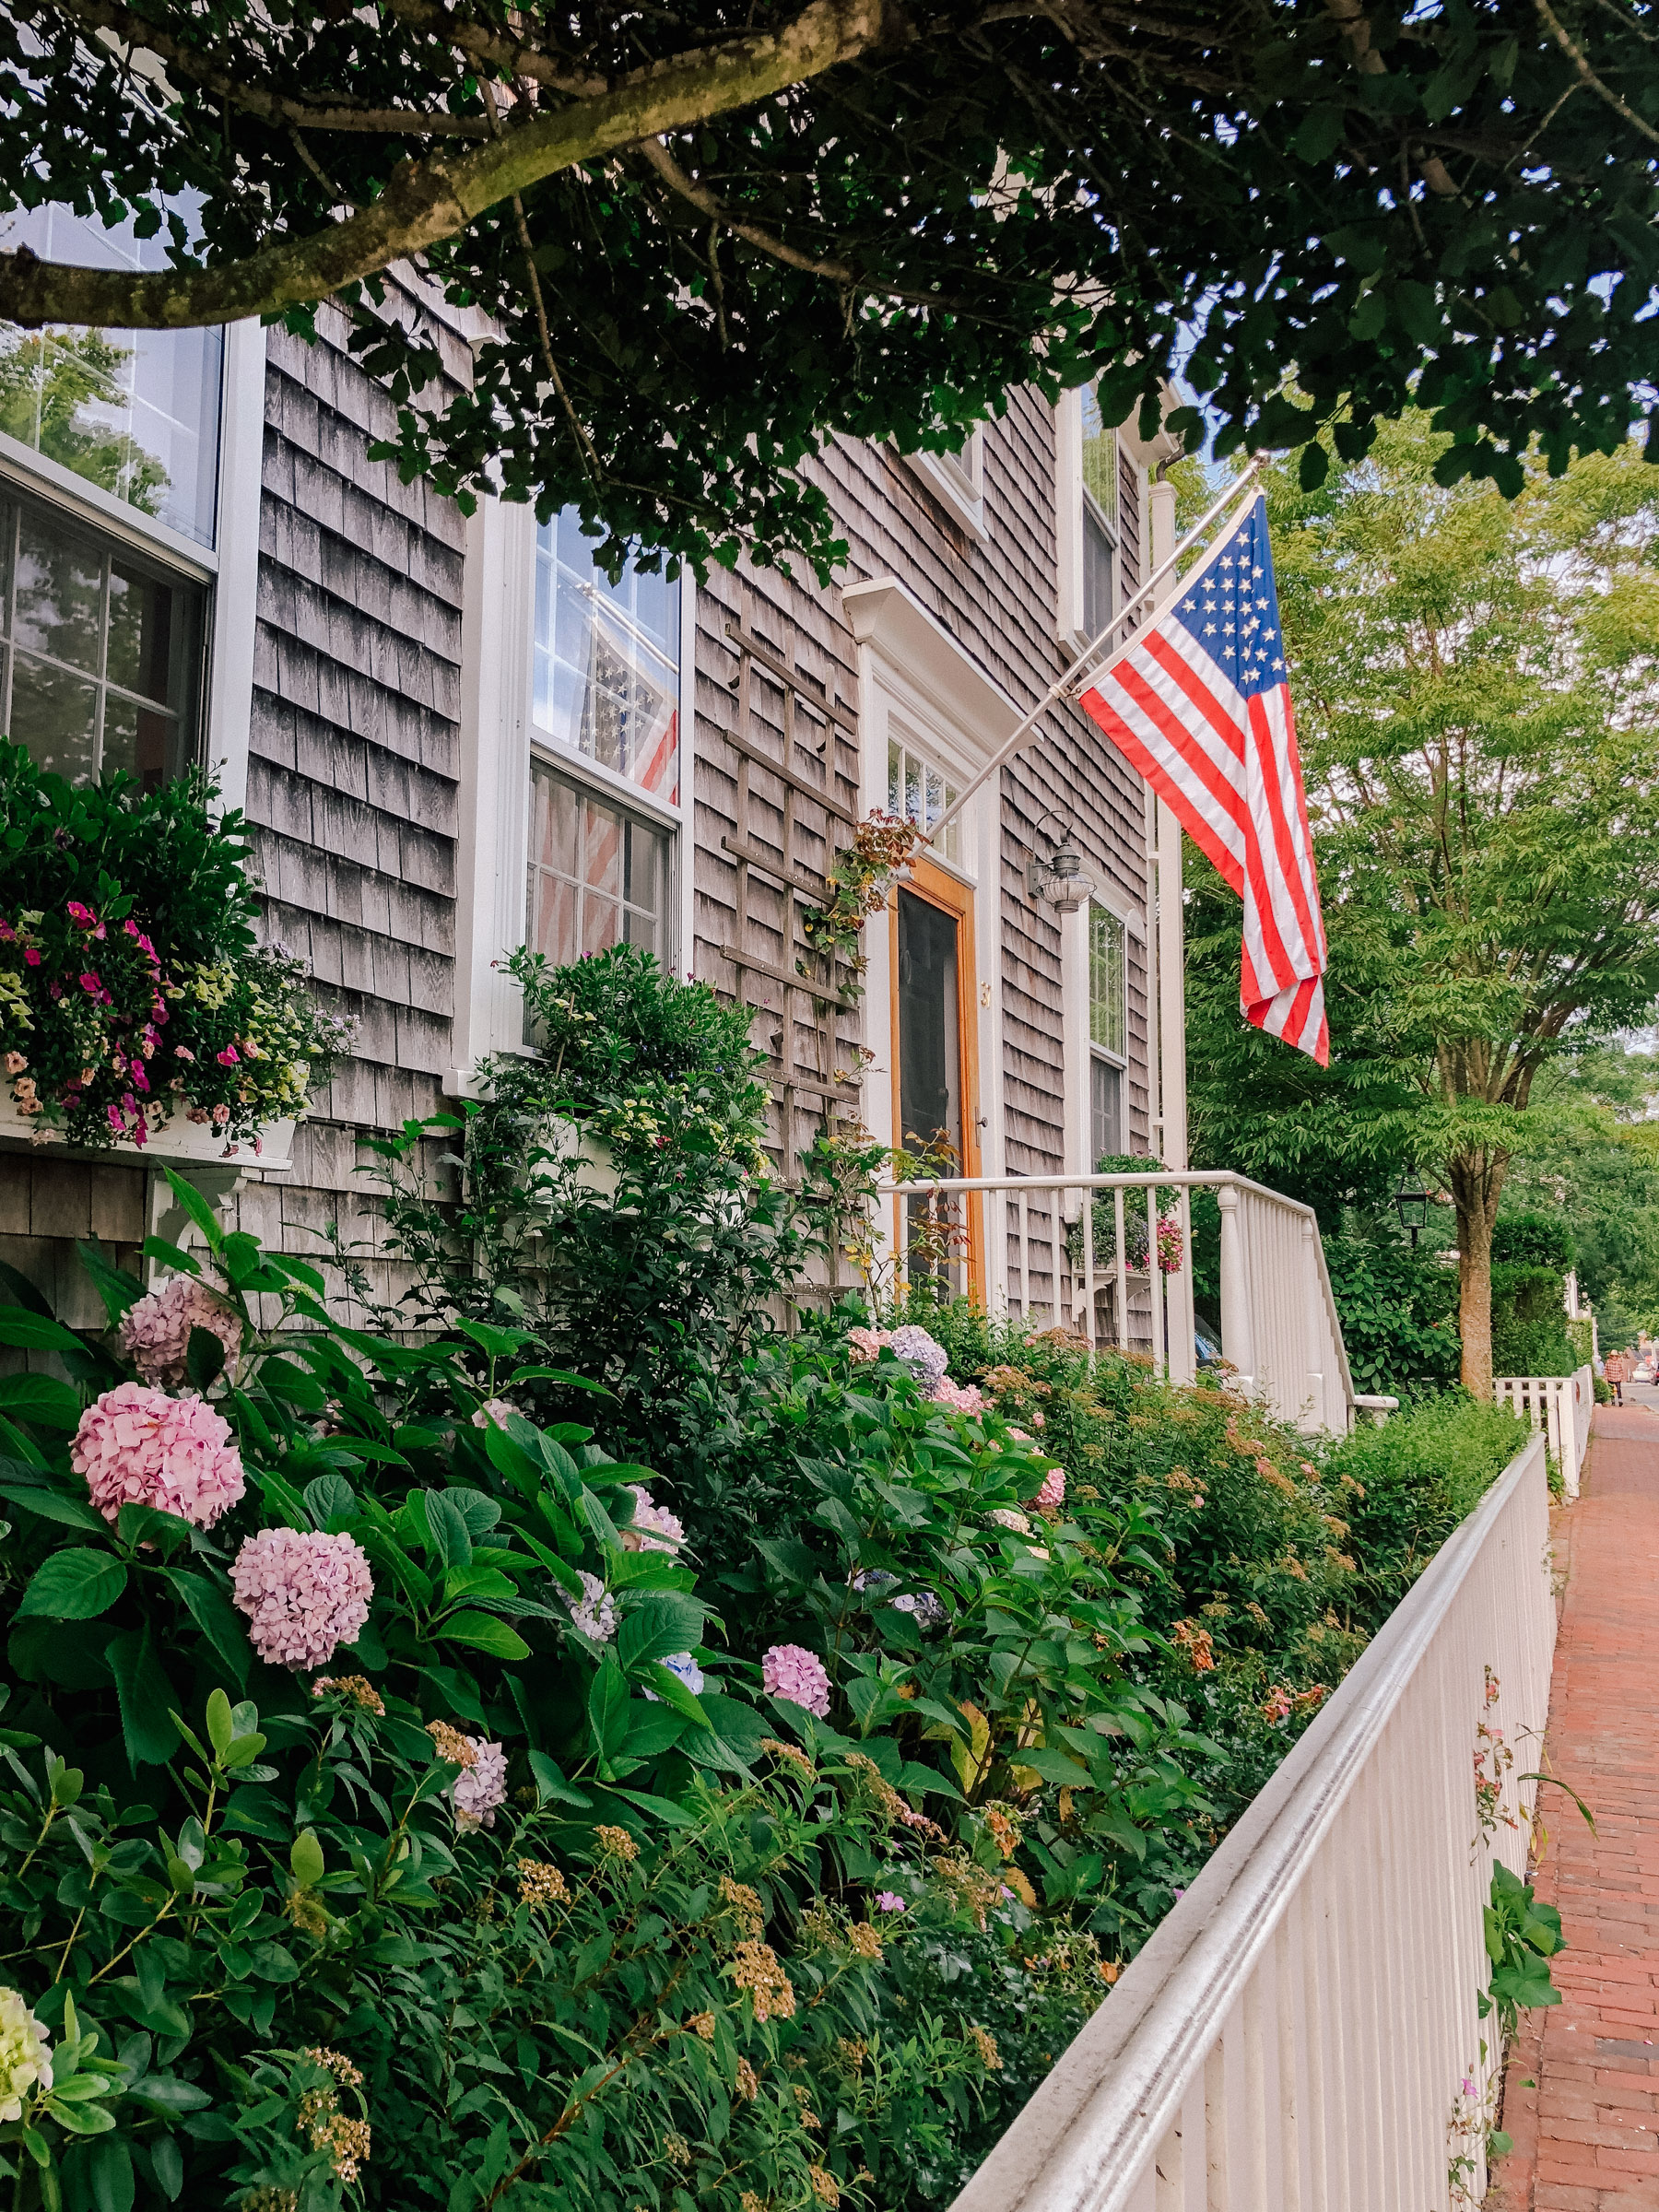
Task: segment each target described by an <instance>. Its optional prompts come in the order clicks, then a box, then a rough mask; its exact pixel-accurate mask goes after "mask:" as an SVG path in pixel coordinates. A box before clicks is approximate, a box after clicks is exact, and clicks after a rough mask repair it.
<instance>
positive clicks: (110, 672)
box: [0, 498, 201, 790]
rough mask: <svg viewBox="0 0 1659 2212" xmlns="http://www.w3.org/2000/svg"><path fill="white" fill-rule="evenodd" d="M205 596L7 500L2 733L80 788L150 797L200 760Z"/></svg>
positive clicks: (1, 551)
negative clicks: (112, 782)
mask: <svg viewBox="0 0 1659 2212" xmlns="http://www.w3.org/2000/svg"><path fill="white" fill-rule="evenodd" d="M200 637H201V594H200V593H199V592H197V591H195V590H194V589H193V588H192V587H190V586H189V585H186V584H182V583H177V582H171V581H170V580H169V579H166V578H164V577H162V576H161V575H159V573H155V572H152V571H150V570H149V569H147V568H146V567H145V566H143V565H142V564H141V563H140V562H138V561H136V560H135V559H131V558H130V557H128V556H126V555H124V554H122V555H117V554H116V553H115V552H114V551H113V550H112V548H111V547H108V546H104V545H100V543H99V541H98V540H97V539H96V538H95V537H93V536H91V535H88V534H85V533H83V532H81V531H78V530H76V529H74V528H72V527H69V526H68V525H66V524H64V523H63V522H61V521H60V520H59V519H58V518H57V517H56V516H55V515H53V514H51V513H50V512H47V511H46V510H45V509H43V508H37V507H34V506H31V505H29V504H27V503H25V502H24V501H23V500H11V499H5V498H0V730H4V731H5V732H6V734H8V735H10V736H11V737H12V738H13V740H14V741H15V742H16V743H17V744H18V745H20V746H22V747H24V749H25V750H26V751H27V752H28V753H29V756H30V757H31V759H34V760H35V761H37V762H38V763H39V765H40V766H41V768H44V769H48V770H50V771H52V772H53V774H55V775H60V776H66V777H67V778H68V779H69V781H70V782H73V783H85V782H90V781H92V780H93V779H94V778H96V777H97V776H99V775H100V774H104V773H106V772H108V771H112V770H114V769H124V770H125V771H126V772H127V773H128V774H129V775H135V776H136V777H138V779H139V780H140V782H142V783H143V784H144V786H145V788H146V789H147V790H151V789H153V788H154V787H155V786H156V785H157V784H159V783H160V782H162V781H163V780H164V779H165V778H167V777H169V776H175V775H177V774H179V773H180V772H181V771H182V769H183V768H184V766H185V765H186V764H187V762H188V761H189V760H190V759H191V758H192V757H193V754H194V720H195V713H196V707H197V700H198V695H199V690H200V683H201V668H200Z"/></svg>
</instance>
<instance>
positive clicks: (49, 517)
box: [0, 206, 223, 787]
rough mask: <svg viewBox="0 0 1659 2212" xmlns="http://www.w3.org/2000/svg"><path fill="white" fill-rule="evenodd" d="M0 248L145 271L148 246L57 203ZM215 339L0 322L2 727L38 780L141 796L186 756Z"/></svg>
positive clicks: (210, 455) (209, 492) (192, 745)
mask: <svg viewBox="0 0 1659 2212" xmlns="http://www.w3.org/2000/svg"><path fill="white" fill-rule="evenodd" d="M0 243H3V244H4V247H5V248H6V250H7V251H9V252H15V251H16V250H17V249H18V247H19V246H28V247H29V248H31V249H32V250H33V251H34V252H35V253H38V254H40V255H41V257H42V258H50V259H57V260H62V261H70V262H78V263H81V264H84V265H92V266H100V267H117V268H135V269H136V268H156V267H160V266H162V265H164V264H165V258H166V257H165V254H164V253H163V252H162V250H161V247H160V245H159V242H158V241H140V240H138V239H136V238H135V237H134V235H133V231H132V226H131V224H130V223H129V224H128V225H126V226H125V227H124V228H123V229H116V230H106V229H103V228H102V227H101V226H100V225H99V224H97V223H94V222H91V221H89V220H85V219H83V218H78V217H76V216H75V215H73V214H71V213H70V212H69V211H68V210H66V209H65V208H63V207H56V206H48V207H40V208H35V209H32V210H29V211H28V212H26V213H22V214H19V215H16V216H13V217H11V218H7V219H6V224H5V229H4V237H3V239H0ZM222 351H223V339H222V335H221V334H220V333H219V332H218V331H217V330H211V331H171V332H154V331H142V332H138V331H100V330H68V329H46V330H41V331H23V330H18V329H16V328H13V327H12V326H10V325H8V324H0V730H4V731H5V732H6V734H7V735H9V736H10V737H11V738H12V739H13V740H14V741H15V742H16V743H18V744H19V745H21V746H22V747H24V748H25V749H26V750H27V751H28V752H29V754H30V756H31V757H32V758H33V759H35V760H36V761H38V762H39V763H40V765H41V767H42V768H46V769H50V770H52V771H54V772H55V773H57V774H60V775H64V776H66V777H67V778H69V780H70V781H71V782H88V781H91V780H93V779H95V778H97V777H98V776H100V775H102V774H106V773H109V772H111V771H115V770H124V771H126V772H127V773H129V774H131V775H135V776H136V777H137V778H138V779H139V781H140V782H142V783H143V784H144V785H145V786H146V787H153V786H154V785H155V784H157V783H159V782H161V781H162V780H163V779H164V778H166V777H169V776H173V775H177V774H178V773H179V772H180V771H182V769H184V768H185V767H187V766H188V765H189V764H190V763H191V762H192V761H194V760H195V759H199V758H200V757H201V750H202V747H201V737H202V730H201V724H202V719H203V713H202V704H203V690H204V656H205V652H206V637H207V615H208V606H207V594H206V591H205V589H204V587H203V582H202V571H203V569H204V567H206V566H207V565H208V564H207V563H206V562H201V563H198V562H196V561H195V560H194V559H191V560H189V561H188V562H186V561H184V559H182V555H183V552H184V550H185V549H186V548H187V547H202V548H204V549H205V550H206V553H207V554H208V555H211V552H212V550H213V547H214V539H215V517H216V511H217V502H218V457H219V414H220V385H221V366H222Z"/></svg>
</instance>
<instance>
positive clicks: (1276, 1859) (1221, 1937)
mask: <svg viewBox="0 0 1659 2212" xmlns="http://www.w3.org/2000/svg"><path fill="white" fill-rule="evenodd" d="M1543 1458H1544V1440H1543V1438H1542V1437H1541V1436H1535V1437H1533V1438H1531V1439H1529V1440H1528V1441H1527V1442H1526V1444H1524V1446H1523V1448H1522V1449H1521V1451H1520V1452H1518V1453H1516V1455H1515V1457H1514V1458H1513V1459H1512V1460H1511V1462H1510V1464H1509V1465H1508V1467H1507V1468H1506V1469H1505V1470H1504V1472H1503V1473H1502V1474H1501V1475H1500V1477H1499V1478H1498V1480H1497V1481H1496V1482H1495V1483H1494V1484H1493V1485H1492V1488H1490V1489H1489V1490H1488V1492H1487V1495H1486V1497H1485V1498H1484V1499H1483V1500H1482V1501H1481V1502H1480V1504H1479V1505H1478V1506H1477V1508H1476V1509H1475V1511H1474V1512H1472V1513H1471V1514H1470V1515H1469V1517H1468V1519H1467V1520H1466V1521H1465V1522H1464V1524H1463V1525H1462V1526H1461V1527H1460V1528H1457V1529H1454V1530H1453V1533H1452V1535H1450V1536H1448V1537H1447V1539H1446V1541H1445V1543H1444V1544H1442V1545H1441V1548H1440V1550H1439V1552H1438V1553H1437V1554H1436V1555H1435V1557H1434V1559H1433V1560H1432V1561H1431V1562H1430V1565H1429V1567H1428V1568H1427V1569H1426V1570H1425V1571H1424V1572H1423V1574H1422V1575H1421V1577H1420V1578H1419V1579H1418V1582H1417V1583H1416V1584H1415V1586H1414V1587H1413V1588H1412V1589H1411V1590H1409V1591H1407V1593H1406V1595H1405V1597H1404V1598H1402V1599H1401V1601H1400V1603H1399V1605H1398V1606H1395V1608H1394V1612H1393V1613H1392V1614H1391V1615H1390V1616H1389V1618H1388V1619H1387V1620H1386V1621H1385V1622H1384V1623H1383V1625H1382V1628H1381V1629H1380V1630H1378V1631H1377V1633H1376V1635H1375V1636H1374V1637H1373V1638H1372V1639H1371V1642H1370V1644H1369V1645H1368V1646H1367V1647H1366V1649H1365V1651H1364V1652H1363V1653H1361V1654H1360V1656H1359V1659H1358V1660H1357V1661H1356V1663H1355V1665H1353V1667H1352V1668H1351V1669H1350V1670H1349V1672H1348V1674H1347V1677H1346V1678H1345V1679H1344V1680H1343V1682H1342V1683H1341V1684H1340V1685H1339V1686H1338V1688H1337V1689H1336V1691H1335V1695H1334V1696H1333V1697H1332V1698H1331V1699H1330V1700H1329V1701H1328V1702H1327V1704H1326V1705H1325V1708H1324V1712H1321V1713H1320V1715H1319V1716H1318V1718H1317V1719H1316V1720H1315V1721H1314V1722H1313V1724H1312V1726H1311V1727H1310V1728H1309V1729H1308V1731H1307V1733H1306V1734H1305V1735H1303V1736H1302V1737H1301V1739H1300V1742H1299V1743H1298V1744H1297V1745H1296V1746H1295V1747H1294V1748H1293V1749H1292V1750H1291V1751H1290V1753H1289V1755H1288V1757H1287V1758H1286V1759H1285V1761H1284V1763H1283V1765H1281V1766H1280V1767H1279V1769H1278V1771H1277V1773H1275V1774H1274V1776H1273V1777H1272V1779H1271V1780H1270V1781H1269V1782H1268V1783H1266V1784H1265V1787H1264V1788H1263V1789H1262V1790H1261V1791H1260V1792H1259V1793H1258V1794H1257V1795H1256V1796H1255V1798H1254V1799H1253V1802H1252V1803H1251V1805H1250V1806H1248V1807H1247V1809H1246V1810H1245V1812H1244V1813H1243V1815H1242V1816H1241V1818H1240V1820H1239V1821H1238V1823H1237V1825H1236V1826H1235V1827H1234V1828H1233V1830H1232V1831H1231V1832H1230V1835H1229V1836H1228V1837H1227V1838H1226V1840H1225V1841H1223V1842H1222V1844H1221V1845H1220V1847H1219V1848H1218V1850H1217V1852H1216V1853H1215V1854H1214V1855H1213V1857H1212V1858H1211V1859H1210V1861H1209V1863H1208V1864H1207V1865H1206V1866H1205V1868H1204V1869H1203V1871H1202V1872H1201V1873H1200V1874H1199V1876H1198V1877H1197V1879H1196V1880H1195V1881H1194V1884H1193V1886H1192V1888H1190V1889H1188V1891H1187V1893H1186V1895H1185V1896H1184V1897H1183V1898H1182V1900H1180V1902H1179V1903H1178V1904H1177V1905H1175V1906H1174V1908H1173V1909H1172V1910H1171V1912H1168V1913H1166V1914H1165V1916H1164V1919H1163V1921H1162V1922H1161V1924H1159V1928H1158V1929H1157V1931H1156V1933H1155V1934H1154V1935H1153V1936H1152V1938H1151V1940H1150V1941H1149V1942H1148V1943H1147V1946H1146V1947H1145V1948H1144V1949H1143V1950H1142V1951H1141V1952H1140V1954H1139V1955H1138V1957H1137V1958H1136V1959H1135V1960H1134V1961H1133V1963H1132V1964H1131V1965H1130V1966H1129V1968H1128V1969H1127V1971H1125V1973H1124V1976H1123V1979H1122V1980H1121V1981H1120V1982H1119V1983H1118V1984H1117V1986H1116V1988H1115V1989H1114V1990H1113V1991H1112V1994H1111V1995H1110V1996H1109V1997H1108V1998H1107V1999H1106V2001H1105V2003H1104V2004H1102V2005H1101V2006H1100V2008H1099V2010H1098V2011H1097V2012H1096V2013H1095V2014H1094V2016H1093V2018H1091V2019H1090V2020H1089V2021H1088V2025H1087V2026H1086V2027H1085V2028H1084V2029H1083V2030H1082V2031H1081V2032H1080V2033H1079V2034H1078V2036H1077V2038H1076V2040H1075V2041H1073V2043H1072V2044H1071V2046H1070V2048H1069V2049H1068V2050H1067V2051H1066V2052H1065V2053H1063V2055H1062V2057H1061V2059H1060V2062H1059V2064H1058V2065H1056V2066H1055V2067H1054V2068H1053V2070H1052V2072H1051V2073H1050V2074H1049V2075H1048V2076H1047V2077H1046V2079H1045V2080H1044V2081H1043V2082H1042V2084H1041V2087H1040V2088H1038V2090H1037V2092H1036V2094H1035V2095H1034V2096H1033V2097H1032V2099H1031V2100H1030V2103H1029V2104H1028V2105H1027V2106H1026V2107H1025V2109H1024V2111H1023V2112H1021V2113H1020V2114H1019V2115H1018V2118H1016V2119H1015V2121H1014V2122H1013V2123H1012V2124H1011V2125H1010V2127H1009V2128H1008V2131H1007V2133H1006V2135H1005V2136H1003V2137H1002V2139H1001V2141H1000V2142H999V2143H998V2144H997V2145H996V2146H995V2147H994V2149H993V2151H992V2152H991V2155H990V2157H989V2158H988V2159H986V2160H985V2162H984V2164H983V2165H982V2167H981V2168H980V2169H979V2171H978V2172H977V2173H976V2174H975V2175H974V2176H973V2178H972V2180H971V2181H970V2182H969V2183H968V2185H967V2187H966V2188H965V2189H964V2190H963V2191H962V2193H961V2194H960V2195H959V2197H958V2198H957V2200H956V2203H955V2205H954V2206H953V2207H952V2212H1020V2208H1021V2207H1022V2206H1030V2207H1035V2206H1041V2207H1042V2212H1121V2208H1122V2207H1123V2206H1124V2204H1125V2203H1126V2202H1127V2201H1128V2200H1127V2192H1128V2191H1129V2190H1130V2189H1131V2188H1132V2187H1133V2186H1134V2184H1135V2182H1136V2181H1137V2179H1138V2178H1139V2175H1140V2172H1141V2169H1142V2166H1143V2164H1144V2162H1145V2158H1146V2157H1147V2156H1148V2155H1149V2154H1150V2153H1151V2152H1152V2151H1153V2150H1154V2149H1155V2148H1156V2147H1157V2146H1158V2144H1159V2142H1161V2141H1162V2139H1163V2136H1164V2135H1165V2133H1166V2132H1167V2130H1168V2129H1169V2127H1170V2126H1171V2124H1172V2123H1173V2121H1174V2119H1175V2117H1176V2116H1177V2114H1178V2112H1179V2110H1180V2105H1181V2100H1182V2098H1183V2097H1184V2096H1185V2094H1186V2092H1187V2090H1188V2088H1190V2086H1191V2084H1192V2082H1193V2080H1194V2077H1195V2075H1196V2074H1197V2072H1198V2070H1199V2068H1200V2067H1201V2066H1202V2065H1203V2064H1204V2060H1205V2058H1206V2055H1207V2053H1208V2052H1209V2051H1210V2050H1211V2049H1212V2048H1213V2046H1214V2044H1215V2041H1216V2039H1217V2037H1218V2034H1219V2032H1220V2030H1221V2027H1222V2025H1223V2023H1224V2022H1225V2020H1226V2018H1227V2017H1228V2015H1229V2013H1230V2011H1231V2009H1232V2007H1233V2006H1234V2005H1235V2004H1236V2003H1237V2002H1238V2001H1239V1998H1240V1996H1241V1993H1242V1991H1243V1989H1244V1986H1245V1983H1247V1981H1248V1980H1249V1977H1250V1975H1251V1973H1252V1972H1253V1970H1254V1968H1255V1966H1256V1963H1257V1961H1258V1960H1259V1959H1260V1958H1261V1957H1262V1955H1263V1954H1264V1952H1265V1950H1266V1948H1267V1947H1268V1945H1269V1944H1270V1942H1271V1941H1272V1939H1273V1935H1274V1933H1275V1931H1276V1929H1277V1925H1278V1923H1279V1920H1280V1918H1281V1917H1282V1914H1283V1912H1284V1911H1285V1909H1286V1906H1287V1904H1288V1900H1289V1898H1290V1896H1291V1894H1292V1892H1293V1891H1294V1889H1295V1888H1296V1886H1297V1885H1298V1883H1299V1882H1300V1880H1301V1878H1302V1877H1303V1875H1304V1874H1305V1872H1306V1871H1307V1869H1308V1867H1309V1866H1310V1865H1311V1864H1312V1860H1313V1858H1314V1855H1315V1853H1317V1851H1318V1849H1319V1846H1320V1844H1321V1842H1322V1841H1323V1840H1324V1836H1325V1835H1326V1833H1327V1832H1328V1830H1329V1829H1330V1826H1331V1824H1332V1822H1333V1821H1334V1820H1335V1818H1336V1815H1337V1813H1338V1812H1339V1811H1340V1809H1341V1807H1342V1805H1343V1802H1344V1800H1345V1799H1346V1797H1347V1794H1348V1792H1349V1790H1350V1789H1351V1788H1352V1787H1353V1786H1354V1783H1355V1782H1356V1779H1357V1777H1358V1776H1359V1771H1360V1770H1361V1768H1362V1767H1363V1765H1364V1763H1365V1760H1366V1758H1367V1755H1368V1754H1369V1753H1370V1752H1371V1750H1372V1749H1373V1747H1374V1746H1375V1745H1376V1743H1377V1741H1378V1740H1379V1738H1380V1737H1381V1735H1382V1731H1383V1729H1384V1727H1385V1726H1386V1724H1387V1723H1388V1720H1389V1718H1390V1715H1391V1714H1392V1713H1393V1712H1394V1709H1395V1707H1396V1706H1397V1705H1398V1703H1399V1701H1400V1700H1401V1698H1402V1697H1403V1696H1404V1694H1405V1692H1406V1688H1407V1686H1408V1685H1409V1683H1410V1681H1411V1678H1412V1677H1413V1675H1414V1674H1415V1673H1416V1671H1417V1668H1418V1665H1419V1664H1420V1663H1421V1661H1422V1659H1423V1657H1424V1655H1425V1653H1427V1651H1428V1649H1429V1647H1430V1643H1431V1642H1432V1641H1433V1639H1434V1637H1435V1635H1436V1633H1437V1632H1438V1630H1439V1629H1440V1627H1441V1623H1442V1622H1443V1621H1444V1619H1445V1618H1446V1616H1447V1614H1448V1613H1449V1612H1450V1610H1451V1608H1452V1606H1453V1603H1454V1602H1455V1600H1456V1598H1457V1596H1458V1594H1459V1593H1460V1591H1461V1590H1462V1588H1463V1586H1464V1584H1465V1582H1466V1581H1467V1579H1468V1577H1469V1575H1470V1574H1471V1572H1472V1571H1473V1570H1474V1569H1475V1567H1476V1565H1477V1562H1478V1560H1479V1558H1480V1555H1481V1553H1482V1551H1483V1549H1484V1548H1485V1546H1486V1543H1487V1540H1488V1536H1489V1535H1490V1534H1491V1532H1492V1529H1493V1527H1494V1524H1497V1523H1498V1522H1500V1520H1502V1519H1503V1517H1504V1516H1505V1515H1506V1514H1507V1513H1508V1512H1509V1511H1510V1510H1511V1507H1512V1503H1513V1501H1514V1500H1515V1497H1516V1494H1517V1492H1518V1491H1520V1490H1521V1489H1522V1488H1524V1485H1525V1484H1527V1483H1528V1482H1529V1481H1535V1480H1537V1481H1541V1480H1542V1477H1543ZM1542 1571H1543V1570H1542V1568H1540V1572H1542ZM1478 1687H1479V1686H1478V1685H1475V1686H1474V1688H1476V1689H1478ZM1541 1717H1542V1716H1540V1718H1541ZM1472 1725H1473V1722H1471V1726H1472Z"/></svg>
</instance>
